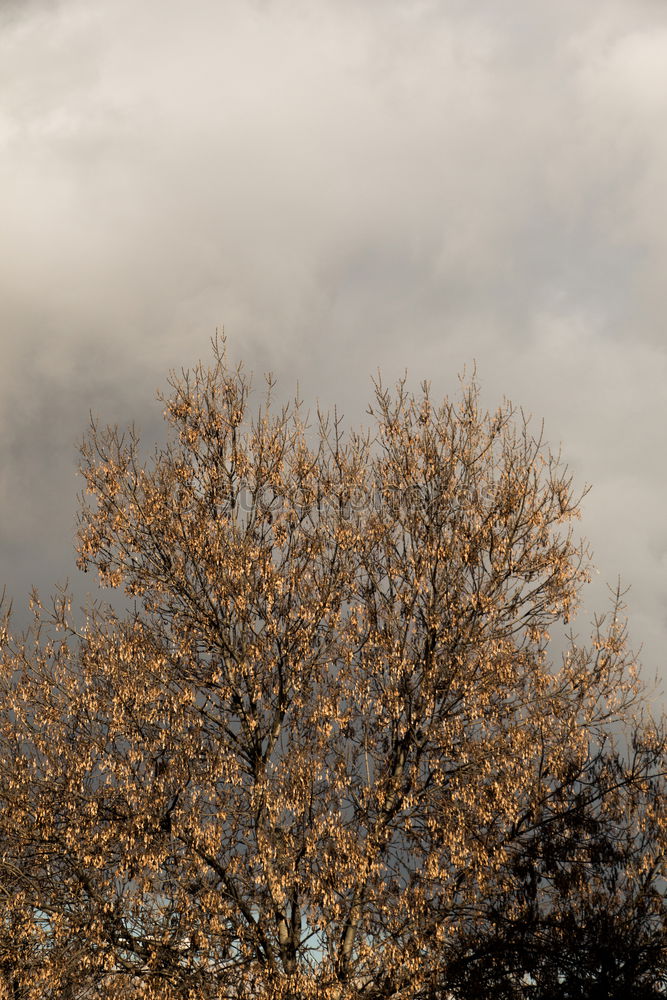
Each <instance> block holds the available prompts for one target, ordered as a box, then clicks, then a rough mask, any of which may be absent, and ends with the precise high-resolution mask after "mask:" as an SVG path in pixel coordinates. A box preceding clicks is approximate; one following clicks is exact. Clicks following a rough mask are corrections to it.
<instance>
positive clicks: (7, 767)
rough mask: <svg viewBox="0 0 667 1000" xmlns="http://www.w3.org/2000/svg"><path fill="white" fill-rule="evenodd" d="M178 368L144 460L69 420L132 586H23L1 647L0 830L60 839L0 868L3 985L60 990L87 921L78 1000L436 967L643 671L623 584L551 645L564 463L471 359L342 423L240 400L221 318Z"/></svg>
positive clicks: (571, 503)
mask: <svg viewBox="0 0 667 1000" xmlns="http://www.w3.org/2000/svg"><path fill="white" fill-rule="evenodd" d="M170 386H171V391H170V393H169V394H168V395H167V396H165V397H164V398H163V402H164V406H165V417H166V420H167V422H168V425H169V428H170V431H171V440H170V443H169V444H168V445H167V446H166V447H164V448H162V449H158V450H156V451H155V453H154V454H153V456H152V458H150V459H147V460H146V459H144V458H142V455H141V451H140V447H139V441H138V439H137V436H136V435H135V433H134V432H133V431H128V432H126V433H121V432H120V431H119V430H118V429H115V428H107V429H102V428H100V427H99V426H97V425H96V424H95V425H93V426H92V428H91V431H90V433H89V435H88V438H87V440H86V443H85V445H84V448H83V466H82V472H83V475H84V477H85V481H86V498H84V501H83V503H82V508H81V522H80V535H79V565H80V566H81V567H82V568H83V569H96V570H97V572H98V573H99V578H100V581H101V583H102V584H104V585H107V586H111V587H114V588H124V590H125V593H126V594H127V595H129V596H130V597H131V598H132V599H133V603H134V610H133V611H131V612H129V611H128V613H127V614H125V615H122V616H121V615H117V614H115V613H114V612H112V611H111V610H110V609H108V608H93V609H91V610H89V611H88V613H87V615H86V617H85V620H84V622H83V624H82V625H77V624H76V623H74V622H73V621H72V620H71V617H70V613H69V608H68V602H67V597H66V595H64V596H61V597H59V598H58V600H57V601H56V602H55V604H54V607H53V609H52V610H51V611H48V612H47V611H44V610H43V609H42V608H41V607H40V606H39V603H38V602H36V605H35V627H34V628H33V629H32V630H31V632H30V633H29V634H28V635H27V636H24V637H23V638H14V639H13V638H11V637H10V636H9V635H7V637H6V640H5V642H4V645H3V653H2V659H3V664H4V679H5V680H4V684H5V707H4V709H3V712H2V732H1V736H2V745H1V748H0V749H1V752H2V756H3V760H2V767H3V778H2V784H1V786H0V792H1V794H2V803H3V806H2V808H3V812H2V829H1V830H0V835H1V836H2V839H3V843H4V844H5V845H6V850H7V857H8V858H14V859H15V860H14V861H12V862H11V863H12V864H16V865H18V866H19V867H20V866H21V865H23V871H25V870H26V866H27V865H28V863H29V861H28V859H29V858H30V857H32V856H36V855H39V857H40V861H39V864H38V865H37V866H36V868H35V875H34V883H31V886H32V887H31V888H29V890H26V891H25V892H21V893H18V894H16V895H14V896H7V897H3V899H2V900H0V905H2V906H3V907H4V909H3V919H4V926H5V927H6V928H8V927H9V926H10V923H11V920H12V919H17V920H23V921H24V922H25V923H26V926H27V927H29V928H30V933H32V934H34V935H36V937H35V944H34V947H33V948H32V950H31V954H33V955H34V956H35V962H37V964H38V965H39V968H40V970H41V971H40V973H39V976H38V977H37V978H35V975H34V974H32V973H31V974H30V975H28V974H25V975H24V974H23V972H22V971H21V961H20V958H19V957H18V952H17V951H12V945H11V943H10V944H8V945H7V946H6V949H5V950H6V951H7V954H8V956H9V957H8V961H9V962H10V965H11V962H12V961H13V962H14V965H13V966H12V970H13V971H12V972H11V975H13V976H15V977H16V976H18V979H17V980H16V982H17V983H18V985H17V987H16V989H17V992H16V994H15V996H16V997H18V996H19V995H20V996H21V997H25V998H27V1000H33V998H36V997H39V998H40V1000H43V998H45V997H56V996H62V995H63V991H64V988H65V986H64V984H65V983H66V982H67V977H68V976H70V975H71V968H72V949H73V948H74V949H76V955H77V957H76V961H75V965H76V966H77V968H78V969H79V972H80V980H79V993H78V994H77V995H78V996H81V997H82V998H83V997H84V996H91V997H93V996H94V997H112V996H113V997H119V998H122V997H145V998H152V1000H172V998H173V1000H176V998H179V1000H184V998H192V1000H194V998H195V997H196V998H198V1000H199V998H204V1000H221V998H223V997H224V998H230V1000H231V998H237V997H238V998H249V997H254V998H258V1000H259V998H272V1000H279V998H285V1000H287V998H297V997H298V998H299V1000H309V998H315V997H317V998H318V1000H347V998H353V997H357V998H361V997H364V998H368V1000H388V998H391V997H395V998H399V997H400V998H410V997H412V998H418V997H426V996H432V995H434V993H433V991H434V990H440V993H439V994H438V995H440V996H445V995H446V990H447V989H448V988H449V987H448V986H447V982H448V975H449V972H448V970H455V969H456V968H458V967H459V966H457V965H456V963H457V962H460V958H461V941H462V940H463V937H464V936H465V934H466V932H467V929H468V928H469V927H470V926H471V922H474V921H475V920H478V919H479V920H482V919H485V915H488V913H489V907H490V905H491V902H492V901H493V900H494V899H501V898H503V895H504V894H505V895H507V894H511V892H512V891H513V887H514V886H515V883H516V877H517V871H518V869H517V864H516V858H517V852H519V854H521V852H523V851H525V849H526V845H527V844H528V843H529V842H530V837H529V836H528V833H527V831H529V830H530V829H533V828H534V829H535V830H536V831H537V832H538V833H539V831H544V830H546V828H547V825H548V824H550V823H552V822H553V818H554V815H558V814H559V811H560V813H562V815H563V816H566V815H567V814H568V810H570V809H571V806H572V801H573V796H575V795H576V794H577V779H578V778H579V777H580V776H581V774H582V770H585V768H586V766H587V762H588V761H589V760H590V757H591V747H594V746H595V745H602V744H604V742H605V741H607V740H609V739H611V738H612V735H613V733H614V732H615V731H616V730H617V729H618V727H619V725H620V724H621V723H622V722H623V720H627V719H628V718H629V717H630V715H631V713H632V711H633V706H634V705H635V704H636V703H637V701H638V699H639V690H638V685H637V682H636V680H635V678H634V673H633V667H632V658H631V656H630V654H629V653H628V652H627V651H626V647H625V635H624V630H623V627H622V624H621V621H620V618H619V615H618V614H612V615H611V616H610V617H609V620H608V622H607V623H606V624H602V625H601V626H600V627H599V628H598V630H597V632H596V633H595V635H594V637H593V641H592V642H591V644H590V647H583V646H578V645H576V644H575V643H574V641H572V642H571V644H570V646H569V647H568V649H567V651H566V653H565V654H564V655H563V656H559V657H557V658H556V660H555V661H554V658H553V657H550V656H549V651H550V630H551V631H553V629H554V628H555V629H559V628H562V622H563V621H567V620H568V617H569V616H570V615H571V614H572V612H573V610H574V609H575V607H576V601H577V595H578V592H579V590H580V588H581V586H582V585H583V584H584V583H585V581H586V579H587V563H586V552H585V548H584V547H583V544H582V543H580V542H579V541H578V540H577V538H576V536H575V534H573V530H572V522H573V519H575V518H576V517H577V516H578V513H579V511H578V506H579V499H580V498H578V497H577V496H576V495H575V494H574V491H573V486H572V482H571V478H570V476H569V474H568V472H567V470H566V469H565V468H564V467H563V466H562V464H561V462H560V460H559V458H558V456H554V455H552V454H551V453H550V452H549V450H548V448H547V447H546V446H545V445H544V444H543V443H542V440H541V437H540V435H538V436H537V437H535V436H533V435H532V433H531V430H530V426H529V424H528V422H527V421H526V420H525V419H524V417H523V414H521V413H517V412H516V411H515V410H514V409H513V407H512V406H511V405H510V404H508V403H505V404H503V406H501V407H500V408H499V409H498V411H497V412H495V413H492V414H489V413H486V412H484V411H482V410H481V408H480V405H479V399H478V393H477V390H476V388H475V386H474V385H471V386H467V387H466V386H464V388H463V391H462V394H461V398H460V401H459V402H458V403H454V402H449V401H445V402H444V403H442V404H440V405H435V404H434V403H433V402H432V400H431V398H430V394H429V390H428V387H427V386H423V387H422V391H421V393H420V394H418V395H417V396H413V395H410V394H409V393H408V392H407V391H406V388H405V386H404V384H400V385H399V386H398V387H397V389H396V390H395V391H393V392H391V391H389V390H387V389H386V388H385V387H384V386H383V385H381V384H378V385H377V386H376V393H375V403H374V404H373V406H372V407H371V408H370V410H369V413H370V416H371V418H372V421H373V425H372V428H371V430H370V431H369V432H368V433H359V434H355V433H351V434H348V435H344V433H343V430H342V427H341V424H340V421H338V420H337V419H332V418H328V417H326V416H324V415H321V416H320V417H319V419H318V421H317V422H316V424H315V426H314V427H309V426H308V425H307V423H306V422H305V421H304V420H303V419H302V416H301V411H300V407H299V406H298V404H295V405H293V406H291V407H288V408H285V409H280V410H279V411H278V412H274V407H273V405H272V402H271V384H270V383H269V391H268V393H267V397H266V400H265V402H264V403H263V405H262V406H261V407H260V408H259V409H258V410H257V412H256V413H255V415H254V417H253V416H252V415H251V412H250V400H251V394H250V388H251V387H250V382H249V379H248V378H247V377H246V375H245V374H244V372H243V370H242V369H236V370H230V368H229V367H228V365H227V363H226V359H225V355H224V350H223V349H222V348H221V347H220V345H217V344H216V345H215V356H214V361H213V364H212V366H211V367H210V368H206V367H204V366H201V365H200V366H198V367H197V368H196V369H195V370H194V371H193V372H189V373H188V372H186V373H183V374H182V375H181V376H180V377H176V376H174V377H172V379H171V381H170ZM656 740H657V743H656V746H655V748H654V749H655V752H654V754H653V757H652V763H651V766H652V767H653V769H654V770H659V768H660V761H661V759H662V758H661V755H662V743H661V737H660V739H658V738H657V737H656ZM658 744H659V745H658ZM645 776H646V775H643V776H642V780H644V778H645ZM633 780H635V779H634V778H633V777H632V776H631V775H630V774H626V776H625V778H624V781H625V782H626V783H627V782H631V781H633ZM637 780H639V779H637ZM607 798H608V799H609V801H610V802H611V801H612V791H611V789H608V790H607V792H606V793H605V799H607ZM656 808H657V807H656ZM661 824H662V819H661V818H657V819H656V824H655V826H656V829H660V831H662V825H661ZM538 833H536V834H535V836H537V835H538ZM545 836H546V834H545ZM12 852H13V853H12ZM2 877H3V876H2V871H0V879H1V878H2ZM22 877H23V876H22ZM31 977H32V978H31ZM450 978H451V977H450ZM8 982H9V980H8ZM452 982H453V980H452ZM11 988H13V987H9V986H8V987H7V991H6V992H7V997H10V996H12V997H13V996H14V995H13V994H12V993H11ZM67 988H70V987H69V986H68V987H67ZM72 988H74V986H73V987H72ZM19 989H20V992H19Z"/></svg>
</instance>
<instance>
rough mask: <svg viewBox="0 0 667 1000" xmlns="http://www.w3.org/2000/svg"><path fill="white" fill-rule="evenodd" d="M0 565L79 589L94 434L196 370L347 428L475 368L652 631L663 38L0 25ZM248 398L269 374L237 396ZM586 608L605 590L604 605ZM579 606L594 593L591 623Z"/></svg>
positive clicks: (155, 9) (535, 28)
mask: <svg viewBox="0 0 667 1000" xmlns="http://www.w3.org/2000/svg"><path fill="white" fill-rule="evenodd" d="M5 14H6V16H5V20H4V24H3V30H2V33H1V34H0V92H1V93H2V95H3V97H2V101H1V103H0V143H1V144H2V157H1V158H0V182H1V183H2V191H3V206H2V216H3V235H4V240H3V244H2V248H1V249H0V254H1V260H0V263H1V264H2V267H1V268H0V308H1V309H2V338H3V343H2V346H3V366H2V369H1V370H0V392H1V394H2V395H1V396H0V421H1V422H0V447H1V448H2V450H3V456H4V459H5V460H4V461H3V467H2V473H1V477H0V504H1V505H2V512H3V517H2V521H1V527H0V558H1V559H2V566H3V574H2V575H3V577H4V578H5V579H6V580H7V581H8V583H9V584H10V585H11V587H12V589H14V590H16V592H17V593H18V592H22V591H24V590H25V588H26V587H27V585H28V582H29V581H31V580H32V581H34V582H38V583H39V584H40V585H41V586H43V587H44V588H45V589H48V588H49V586H50V584H51V582H52V581H53V580H54V579H56V578H62V577H63V576H65V575H66V574H67V573H69V572H70V571H71V566H72V562H71V559H70V557H69V555H68V551H67V546H68V545H69V543H70V540H71V537H72V533H73V514H74V511H73V508H72V501H73V496H74V493H75V491H76V488H77V485H76V483H75V481H74V480H73V478H72V471H73V468H74V466H75V444H76V442H77V441H78V440H79V438H80V436H81V433H82V432H83V429H84V427H85V423H86V421H87V415H88V411H89V409H93V410H95V411H97V412H99V413H100V414H101V416H102V417H103V418H104V419H109V420H121V421H122V420H125V419H127V418H131V417H135V418H136V419H137V422H138V423H139V424H140V425H143V426H144V427H145V428H146V432H147V437H151V436H155V434H156V433H158V421H159V408H157V407H156V406H155V405H154V404H153V403H152V399H153V394H154V389H155V387H156V386H157V385H159V384H161V383H163V382H164V376H165V374H166V370H167V369H168V368H169V367H170V366H176V367H180V366H181V365H187V364H190V363H192V362H193V361H194V360H196V359H197V358H198V357H200V356H202V355H205V354H206V352H207V349H208V347H207V345H208V338H209V337H210V335H211V334H212V333H213V332H214V330H215V328H216V326H220V325H222V324H224V325H225V328H226V330H227V332H228V334H229V337H230V340H231V344H232V353H233V354H234V355H235V356H238V357H244V358H245V359H246V361H247V363H248V364H249V366H250V367H253V368H255V370H256V371H258V372H260V371H261V370H262V369H263V368H264V367H272V368H274V369H275V370H276V371H277V372H278V374H279V375H280V376H281V379H282V381H283V383H284V384H285V386H286V388H289V387H290V386H291V385H292V384H293V383H294V382H295V381H296V380H297V379H298V380H299V382H300V385H301V389H302V392H303V393H304V394H305V395H306V396H307V397H309V398H311V399H312V398H314V397H315V396H319V397H320V398H321V399H322V400H323V402H324V403H326V404H332V403H334V402H336V401H342V405H343V408H344V409H345V410H346V412H347V413H348V414H349V415H350V418H352V417H354V416H356V415H358V414H360V413H362V412H363V409H364V405H365V401H366V399H367V396H368V389H369V380H368V376H369V374H371V373H373V372H375V371H376V369H377V368H378V366H380V367H381V368H382V369H383V371H384V373H385V375H386V376H387V377H388V378H389V379H391V378H393V377H395V376H397V375H400V374H401V373H402V371H403V370H404V369H405V368H406V367H407V368H408V369H409V371H410V374H411V376H412V378H413V379H414V382H415V383H418V382H419V380H420V379H421V378H423V377H424V376H428V377H430V378H431V379H432V380H433V383H434V388H435V390H436V391H437V392H443V393H444V392H450V391H452V390H453V391H455V390H456V386H457V381H456V375H457V372H458V371H460V370H461V369H462V368H463V366H464V365H466V364H467V365H468V366H470V364H471V362H472V360H473V359H476V360H477V363H478V371H479V377H480V379H481V381H482V384H483V387H484V392H485V398H487V399H488V400H489V401H490V402H495V401H497V400H498V399H499V398H500V397H501V396H502V395H503V394H507V395H509V396H511V397H513V398H515V399H516V400H517V402H519V403H523V404H524V405H525V406H526V408H527V409H529V410H531V411H532V412H534V413H535V414H536V415H537V416H538V417H541V416H544V417H545V418H546V428H547V435H548V437H549V439H550V440H551V441H553V442H555V443H556V444H558V442H559V441H560V440H562V441H563V443H564V453H565V455H566V456H567V457H568V458H569V459H570V460H571V463H572V465H573V467H574V470H575V472H576V474H577V477H578V478H579V480H580V481H583V480H590V481H592V482H593V484H594V486H595V489H594V491H593V492H592V494H591V496H590V497H589V499H588V501H587V503H586V510H585V520H584V528H585V530H586V531H587V532H588V534H589V535H590V536H592V540H593V545H594V548H595V551H596V558H597V562H598V564H599V566H600V567H601V577H600V579H601V580H602V579H611V580H613V579H614V578H615V574H616V572H617V571H621V572H622V574H623V578H624V579H625V580H627V581H628V582H632V583H633V584H634V590H633V592H632V594H633V596H632V599H631V611H632V616H633V633H634V634H636V635H637V638H638V640H642V639H643V640H645V657H646V658H647V659H648V660H649V662H650V665H651V667H655V666H657V665H658V660H659V657H660V656H661V648H662V646H663V645H664V640H665V638H666V637H667V635H666V633H667V626H666V623H665V611H664V608H665V596H666V591H667V586H666V583H665V553H666V552H667V531H665V528H664V526H663V515H662V507H663V501H662V497H663V495H664V490H665V485H666V484H665V480H666V478H667V477H666V475H665V471H664V467H663V466H664V463H663V462H662V455H663V454H664V450H665V430H664V422H665V413H666V411H667V406H666V403H667V400H666V399H665V388H664V387H665V385H666V384H667V382H666V380H665V375H666V374H667V373H666V372H665V367H666V363H665V350H664V345H665V333H664V329H663V326H664V319H663V317H664V316H665V314H666V310H665V305H666V303H665V287H664V273H665V267H666V265H667V236H666V235H665V234H667V225H666V223H667V219H665V215H666V214H667V208H665V207H664V206H665V205H667V200H666V199H665V198H664V195H663V190H662V189H663V185H664V177H665V176H667V162H666V161H667V139H666V138H665V132H664V128H663V123H664V116H665V111H666V110H667V109H666V104H667V17H666V14H665V9H664V6H663V5H661V4H657V3H648V2H647V3H642V2H639V0H632V2H630V0H628V2H624V3H621V2H614V0H598V2H591V3H587V4H582V3H580V2H577V3H575V2H569V0H563V2H559V3H558V4H535V3H530V2H528V0H495V2H494V3H493V4H487V5H471V4H469V3H464V2H454V0H452V2H444V0H443V2H420V0H409V2H407V0H406V2H398V0H393V2H387V0H383V2H382V3H379V2H378V3H375V2H373V3H365V4H358V3H352V2H347V0H344V2H341V0H337V2H333V0H330V2H327V0H309V2H308V3H306V2H301V3H299V2H287V0H285V2H268V0H267V2H264V3H260V2H256V3H251V2H248V3H245V4H238V3H220V2H213V0H200V2H197V3H194V4H192V3H189V4H186V3H185V2H184V0H160V2H157V0H145V2H144V3H142V4H131V3H130V2H129V0H113V2H112V0H95V2H89V0H88V2H86V3H84V2H79V0H70V2H67V0H64V2H60V3H41V4H40V3H33V4H28V5H25V4H23V5H21V6H20V13H19V7H18V6H17V5H14V7H13V8H10V7H7V8H5ZM258 381H259V380H258ZM596 593H597V596H598V597H599V593H600V588H599V587H598V588H597V591H596ZM596 599H597V598H596Z"/></svg>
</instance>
